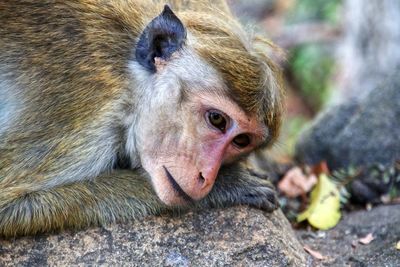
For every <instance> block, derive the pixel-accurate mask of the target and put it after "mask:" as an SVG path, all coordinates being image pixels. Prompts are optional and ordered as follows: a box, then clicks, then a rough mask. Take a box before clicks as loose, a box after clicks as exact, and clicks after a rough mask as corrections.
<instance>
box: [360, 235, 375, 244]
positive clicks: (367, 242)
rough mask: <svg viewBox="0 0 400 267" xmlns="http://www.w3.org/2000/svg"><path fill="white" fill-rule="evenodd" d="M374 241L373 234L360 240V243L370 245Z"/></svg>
mask: <svg viewBox="0 0 400 267" xmlns="http://www.w3.org/2000/svg"><path fill="white" fill-rule="evenodd" d="M374 239H375V237H374V236H373V235H372V233H369V234H368V235H366V236H364V237H363V238H360V239H358V242H360V243H361V244H363V245H368V244H369V243H371V241H372V240H374Z"/></svg>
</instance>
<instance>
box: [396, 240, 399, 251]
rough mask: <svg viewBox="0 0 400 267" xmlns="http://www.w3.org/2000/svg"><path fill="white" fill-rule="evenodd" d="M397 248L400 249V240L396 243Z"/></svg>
mask: <svg viewBox="0 0 400 267" xmlns="http://www.w3.org/2000/svg"><path fill="white" fill-rule="evenodd" d="M396 249H398V250H400V241H399V242H397V244H396Z"/></svg>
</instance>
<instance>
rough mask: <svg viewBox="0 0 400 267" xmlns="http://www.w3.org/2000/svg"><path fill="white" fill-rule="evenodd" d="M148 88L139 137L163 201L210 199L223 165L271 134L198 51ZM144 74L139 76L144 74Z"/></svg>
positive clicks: (183, 56) (162, 67)
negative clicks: (234, 99)
mask: <svg viewBox="0 0 400 267" xmlns="http://www.w3.org/2000/svg"><path fill="white" fill-rule="evenodd" d="M156 68H157V73H156V74H154V75H151V76H148V78H147V79H148V80H147V81H143V83H144V84H147V85H150V86H148V87H145V88H143V89H142V93H141V94H142V97H141V100H140V103H139V105H140V109H141V110H140V112H139V114H140V116H139V119H138V122H137V125H136V127H135V128H136V131H135V134H134V136H132V137H129V138H131V139H132V140H133V139H134V140H135V146H136V148H135V149H136V150H137V151H138V152H139V155H140V161H141V164H142V166H143V168H144V169H145V170H146V171H147V172H148V173H149V174H150V176H151V180H152V184H153V186H154V189H155V191H156V193H157V195H158V196H159V198H160V199H161V200H162V201H163V202H165V203H166V204H170V205H179V204H184V203H187V202H191V201H192V200H199V199H201V198H203V197H204V196H205V195H207V194H208V193H209V192H210V190H211V188H212V186H213V184H214V182H215V180H216V179H217V175H218V171H219V169H220V167H221V165H223V164H225V163H229V162H232V161H234V160H235V159H237V158H238V157H240V156H241V155H243V154H246V153H249V152H250V151H251V150H253V149H254V148H255V147H256V146H258V145H259V144H260V143H261V142H263V141H264V139H265V137H266V135H267V129H266V127H265V126H264V125H263V124H262V123H260V122H259V120H258V119H257V117H256V116H255V115H249V114H246V113H245V112H244V111H243V110H242V109H241V108H240V107H239V106H238V105H237V104H236V103H235V102H234V101H233V100H232V99H231V98H230V97H229V96H228V94H227V92H228V91H229V90H228V88H226V85H225V84H224V83H223V81H222V80H221V79H220V78H219V75H218V74H217V72H216V71H215V70H214V69H212V68H211V66H209V65H208V64H206V63H205V62H203V61H202V60H201V59H199V57H197V56H196V55H195V54H194V52H192V51H181V52H180V53H179V54H178V55H176V56H175V57H174V58H173V59H171V60H170V61H169V62H168V63H166V62H164V61H162V60H161V59H156ZM138 75H139V73H138Z"/></svg>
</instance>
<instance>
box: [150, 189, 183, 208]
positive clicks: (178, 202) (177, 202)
mask: <svg viewBox="0 0 400 267" xmlns="http://www.w3.org/2000/svg"><path fill="white" fill-rule="evenodd" d="M167 194H168V195H167V196H165V195H159V194H157V195H158V198H159V199H160V200H161V201H162V202H163V203H164V204H165V205H167V206H171V207H173V206H180V207H184V206H188V205H190V202H188V201H186V200H184V199H183V198H182V197H180V196H178V195H176V193H174V192H172V193H171V192H169V193H167Z"/></svg>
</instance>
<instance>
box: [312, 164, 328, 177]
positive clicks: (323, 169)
mask: <svg viewBox="0 0 400 267" xmlns="http://www.w3.org/2000/svg"><path fill="white" fill-rule="evenodd" d="M311 172H312V173H314V174H315V175H317V176H319V175H320V174H322V173H325V174H329V168H328V163H326V161H321V162H320V163H318V164H315V165H314V166H312V168H311Z"/></svg>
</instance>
